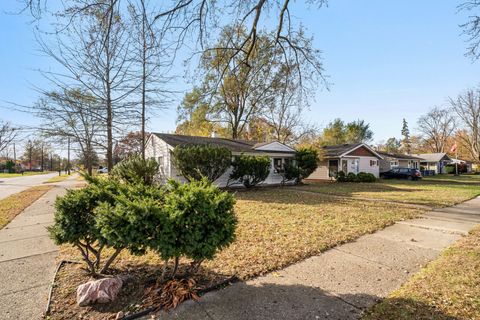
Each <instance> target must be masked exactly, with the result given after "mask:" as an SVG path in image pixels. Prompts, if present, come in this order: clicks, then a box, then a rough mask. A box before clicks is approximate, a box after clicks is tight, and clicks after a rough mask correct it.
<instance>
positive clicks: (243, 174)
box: [230, 154, 271, 188]
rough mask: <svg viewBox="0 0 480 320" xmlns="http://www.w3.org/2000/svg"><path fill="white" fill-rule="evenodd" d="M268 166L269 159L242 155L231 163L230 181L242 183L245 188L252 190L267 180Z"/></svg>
mask: <svg viewBox="0 0 480 320" xmlns="http://www.w3.org/2000/svg"><path fill="white" fill-rule="evenodd" d="M270 166H271V164H270V158H269V157H267V156H247V155H243V154H242V155H241V156H239V157H236V158H235V160H234V161H233V162H232V173H231V174H230V179H231V180H233V181H235V182H239V183H242V184H243V185H244V186H245V187H246V188H252V187H254V186H256V185H258V184H259V183H261V182H263V181H265V179H267V177H268V175H269V174H270Z"/></svg>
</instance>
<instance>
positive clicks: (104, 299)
mask: <svg viewBox="0 0 480 320" xmlns="http://www.w3.org/2000/svg"><path fill="white" fill-rule="evenodd" d="M122 285H123V281H122V279H120V278H104V279H100V280H94V281H89V282H87V283H84V284H81V285H80V286H78V288H77V304H78V305H79V306H80V307H85V306H88V305H90V304H93V303H108V302H112V301H113V300H115V298H116V297H117V294H118V293H119V292H120V289H121V288H122Z"/></svg>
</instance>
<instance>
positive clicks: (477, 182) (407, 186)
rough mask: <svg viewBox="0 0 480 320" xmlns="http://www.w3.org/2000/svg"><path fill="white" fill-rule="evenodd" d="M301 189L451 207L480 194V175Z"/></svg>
mask: <svg viewBox="0 0 480 320" xmlns="http://www.w3.org/2000/svg"><path fill="white" fill-rule="evenodd" d="M298 188H299V190H306V191H312V192H317V193H322V194H328V195H337V196H343V197H351V198H357V199H361V198H365V199H378V200H386V201H394V202H402V203H412V204H421V205H428V206H432V207H445V206H451V205H454V204H457V203H460V202H462V201H465V200H468V199H471V198H474V197H476V196H478V195H480V175H463V176H459V177H454V176H447V175H441V176H440V175H439V176H434V177H425V178H424V179H422V180H420V181H406V180H379V182H376V183H335V182H306V184H305V185H302V186H298Z"/></svg>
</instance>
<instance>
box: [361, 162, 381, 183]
mask: <svg viewBox="0 0 480 320" xmlns="http://www.w3.org/2000/svg"><path fill="white" fill-rule="evenodd" d="M359 159H360V165H359V172H366V173H371V174H373V175H374V176H375V177H377V178H378V177H379V176H380V167H379V166H378V160H379V159H378V158H376V157H359ZM370 161H374V162H375V165H373V166H371V165H370Z"/></svg>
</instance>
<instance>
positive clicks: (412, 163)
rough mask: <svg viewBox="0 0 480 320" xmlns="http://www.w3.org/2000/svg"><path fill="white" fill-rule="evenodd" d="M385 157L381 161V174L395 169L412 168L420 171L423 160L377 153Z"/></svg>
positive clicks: (406, 155) (403, 155)
mask: <svg viewBox="0 0 480 320" xmlns="http://www.w3.org/2000/svg"><path fill="white" fill-rule="evenodd" d="M377 153H378V154H379V155H381V156H382V157H383V159H382V160H380V173H382V172H387V171H388V170H390V169H393V168H411V169H420V161H422V160H423V159H422V158H419V157H415V156H412V155H409V154H399V153H388V152H381V151H377Z"/></svg>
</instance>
